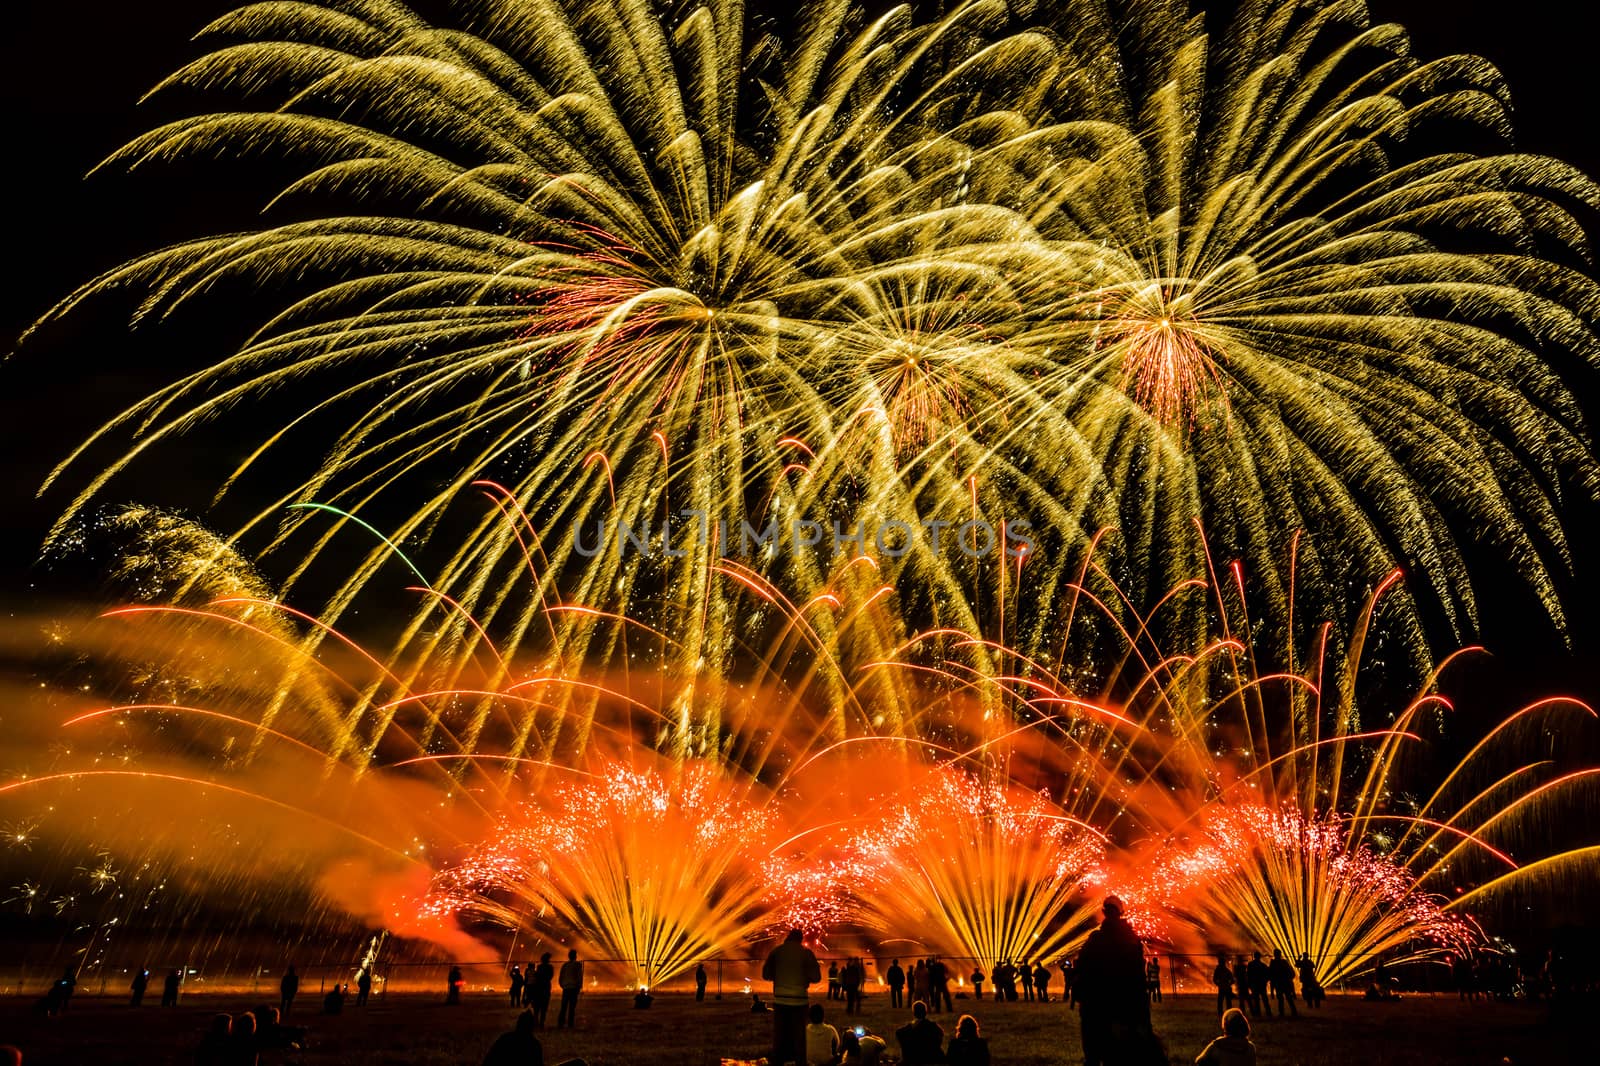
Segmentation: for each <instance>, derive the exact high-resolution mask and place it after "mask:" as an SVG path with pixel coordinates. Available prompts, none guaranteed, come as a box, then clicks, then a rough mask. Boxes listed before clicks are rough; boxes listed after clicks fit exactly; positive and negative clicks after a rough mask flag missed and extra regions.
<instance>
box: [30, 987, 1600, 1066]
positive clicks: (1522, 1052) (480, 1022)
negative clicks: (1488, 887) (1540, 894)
mask: <svg viewBox="0 0 1600 1066" xmlns="http://www.w3.org/2000/svg"><path fill="white" fill-rule="evenodd" d="M867 1002H868V1005H867V1007H866V1009H865V1012H864V1013H863V1014H862V1015H861V1016H860V1018H859V1023H861V1024H865V1025H866V1026H867V1027H868V1028H869V1029H870V1030H871V1031H873V1032H876V1033H883V1034H889V1038H890V1044H891V1048H892V1047H893V1038H892V1032H893V1029H894V1027H895V1026H897V1025H900V1024H903V1021H904V1020H906V1012H904V1011H893V1010H890V1008H889V1006H888V1002H887V997H886V996H882V995H879V996H875V997H872V998H870V999H869V1000H868V1001H867ZM502 1003H503V1000H501V999H500V998H498V997H491V996H488V995H481V996H477V997H468V999H467V1001H466V1002H465V1003H463V1004H462V1005H461V1006H459V1007H449V1006H446V1005H445V1004H444V1003H443V1002H441V1001H440V1000H439V999H438V998H435V997H432V996H424V995H420V994H412V995H399V994H397V995H394V996H391V997H389V998H388V1000H387V1001H386V1002H385V1001H378V1000H375V1001H374V1002H373V1004H372V1005H370V1006H369V1007H368V1008H367V1009H366V1010H364V1011H358V1010H351V1011H349V1012H348V1013H345V1014H343V1015H340V1016H337V1017H320V1016H317V1015H316V1014H314V1013H313V1012H312V1011H311V1010H309V1009H307V1010H304V1011H298V1010H297V1012H296V1013H297V1016H296V1018H295V1019H293V1020H295V1021H298V1022H299V1023H300V1024H305V1025H309V1026H310V1027H311V1040H310V1042H311V1046H310V1048H309V1049H308V1050H307V1051H305V1052H304V1053H300V1054H289V1055H281V1056H280V1055H274V1056H271V1057H264V1058H263V1059H262V1062H263V1066H276V1064H278V1063H299V1064H304V1066H333V1064H335V1063H337V1064H339V1066H477V1064H478V1063H480V1062H481V1061H482V1059H483V1056H484V1053H485V1052H486V1051H487V1050H488V1047H489V1045H490V1043H491V1042H492V1041H493V1039H494V1037H495V1035H496V1034H497V1033H499V1032H501V1031H503V1030H505V1029H508V1028H510V1026H511V1024H512V1023H513V1021H514V1020H515V1017H516V1011H514V1010H512V1009H511V1008H510V1007H508V1006H503V1005H502ZM33 1004H34V1000H33V999H32V998H23V997H7V998H5V999H0V1044H4V1043H13V1044H16V1045H18V1046H19V1047H21V1048H22V1049H23V1051H24V1054H25V1058H24V1062H25V1066H86V1064H93V1066H134V1064H137V1066H155V1064H162V1063H184V1064H188V1063H192V1062H193V1061H194V1047H195V1045H196V1043H197V1042H198V1039H199V1035H200V1033H201V1031H202V1030H203V1029H204V1028H205V1027H206V1026H207V1025H208V1024H209V1022H210V1019H211V1017H212V1015H214V1014H216V1013H217V1012H219V1011H240V1010H243V1009H247V1008H248V1007H249V1006H250V1001H248V1000H243V999H239V998H236V997H229V996H222V995H217V996H189V997H187V998H186V1000H185V1002H184V1003H183V1004H182V1005H181V1006H179V1007H178V1008H176V1009H171V1010H162V1009H160V1008H157V1007H150V1006H146V1007H144V1008H141V1009H140V1010H137V1011H135V1010H131V1009H129V1008H128V1007H127V1005H126V1004H125V1002H123V1001H121V1000H120V999H111V998H109V997H108V998H95V997H85V998H82V999H80V1000H79V1001H76V1002H74V1003H73V1004H72V1007H71V1009H70V1010H69V1011H68V1012H67V1013H66V1014H65V1015H64V1016H62V1017H59V1018H45V1017H42V1016H39V1015H38V1014H36V1013H35V1012H34V1011H33ZM308 1006H309V1005H308ZM825 1006H827V1007H828V1015H829V1021H831V1022H832V1023H833V1024H835V1025H842V1024H843V1023H844V1021H845V1017H844V1011H843V1004H842V1003H841V1004H832V1003H826V1002H825ZM1592 1006H1593V1005H1586V1008H1585V1009H1583V1010H1580V1011H1579V1013H1581V1014H1583V1015H1585V1016H1590V1015H1592V1013H1593V1011H1592V1009H1588V1008H1591V1007H1592ZM956 1007H957V1011H958V1013H965V1012H970V1013H972V1014H974V1015H976V1016H977V1018H978V1020H979V1021H980V1023H981V1024H982V1026H983V1030H984V1035H985V1036H987V1037H988V1038H989V1041H990V1047H991V1049H992V1051H993V1055H994V1061H995V1063H996V1066H1068V1064H1076V1063H1079V1062H1081V1061H1082V1058H1081V1056H1080V1054H1079V1050H1078V1036H1077V1017H1076V1015H1074V1014H1073V1013H1072V1012H1071V1011H1069V1010H1068V1009H1067V1008H1066V1007H1064V1006H1062V1005H1061V1004H1059V1003H1051V1004H1047V1005H1045V1004H1036V1003H1014V1004H995V1003H991V1002H983V1003H975V1002H972V1001H970V1000H958V1001H957V1003H956ZM1154 1010H1155V1014H1154V1017H1155V1024H1156V1029H1157V1031H1158V1033H1159V1034H1160V1035H1161V1037H1162V1038H1163V1040H1164V1041H1165V1042H1166V1045H1167V1048H1168V1050H1169V1052H1170V1053H1171V1056H1172V1061H1173V1063H1174V1064H1179V1063H1184V1064H1186V1063H1190V1062H1192V1061H1193V1060H1194V1057H1195V1055H1197V1054H1198V1053H1199V1051H1200V1049H1201V1048H1202V1047H1203V1046H1204V1045H1205V1042H1206V1041H1207V1040H1208V1039H1210V1037H1211V1036H1212V1035H1213V1033H1214V1030H1215V1028H1216V1016H1215V1011H1214V1009H1213V1005H1212V1002H1211V1001H1210V999H1209V998H1201V997H1197V996H1184V997H1168V999H1167V1001H1166V1002H1165V1003H1163V1004H1159V1005H1157V1006H1156V1007H1155V1009H1154ZM554 1014H555V1012H554V1011H553V1010H552V1011H551V1017H552V1018H554ZM1302 1015H1303V1016H1302V1017H1301V1018H1300V1019H1299V1020H1298V1021H1294V1020H1284V1021H1279V1020H1277V1019H1273V1020H1269V1021H1262V1022H1260V1023H1259V1024H1258V1025H1257V1026H1256V1031H1255V1034H1254V1039H1255V1043H1256V1047H1257V1049H1258V1054H1259V1059H1258V1061H1259V1063H1260V1066H1334V1064H1345V1063H1359V1064H1361V1066H1401V1064H1406V1066H1410V1064H1416V1066H1424V1064H1434V1063H1462V1064H1469V1063H1483V1064H1486V1066H1499V1064H1500V1063H1501V1062H1502V1059H1504V1058H1505V1057H1508V1056H1509V1057H1510V1059H1511V1060H1512V1062H1513V1063H1514V1064H1515V1066H1533V1064H1539V1066H1562V1064H1566V1063H1574V1064H1576V1063H1591V1062H1594V1061H1596V1059H1595V1058H1594V1057H1593V1055H1594V1047H1595V1045H1594V1043H1593V1036H1592V1035H1591V1034H1592V1030H1589V1031H1586V1032H1584V1033H1583V1034H1581V1035H1579V1034H1575V1033H1574V1034H1571V1035H1568V1034H1566V1033H1565V1031H1563V1030H1561V1029H1559V1028H1558V1027H1556V1026H1555V1025H1553V1024H1552V1023H1551V1021H1550V1011H1549V1008H1548V1007H1546V1006H1544V1005H1542V1004H1522V1003H1516V1004H1502V1003H1462V1002H1460V1001H1458V1000H1457V999H1456V998H1455V997H1454V996H1437V997H1433V998H1429V997H1423V996H1419V997H1411V998H1406V999H1402V1000H1401V1001H1399V1002H1397V1003H1368V1002H1365V1001H1363V1000H1361V999H1358V998H1355V997H1349V998H1345V997H1335V998H1333V999H1331V1000H1329V1002H1328V1004H1327V1006H1325V1007H1324V1008H1323V1009H1322V1010H1320V1011H1317V1012H1302ZM770 1018H771V1015H766V1014H752V1013H750V1011H749V1000H748V999H747V998H746V997H744V996H742V995H738V996H730V997H729V998H727V999H725V1000H723V1001H721V1002H717V1001H716V1000H714V999H709V998H708V999H707V1000H706V1002H704V1003H696V1002H694V1000H693V997H692V996H690V995H686V994H665V995H662V996H659V997H657V999H656V1001H655V1003H654V1005H653V1006H652V1007H651V1009H649V1010H648V1011H638V1010H634V1009H632V1002H631V1000H630V999H628V998H627V997H625V996H620V995H605V994H593V995H586V996H585V997H584V998H583V1000H582V1001H581V1007H580V1011H579V1028H578V1029H577V1030H576V1031H571V1030H567V1031H554V1030H551V1031H548V1032H546V1033H545V1034H543V1038H544V1045H545V1057H546V1060H547V1061H548V1062H550V1063H551V1064H554V1063H556V1062H559V1061H561V1060H563V1059H566V1058H570V1057H574V1056H581V1057H582V1058H584V1059H585V1060H586V1061H587V1062H588V1063H589V1064H590V1066H617V1064H628V1063H639V1064H648V1066H657V1064H659V1066H704V1064H711V1066H717V1064H718V1063H719V1061H720V1059H721V1058H722V1057H723V1056H728V1057H733V1058H754V1057H755V1056H757V1055H758V1054H760V1053H761V1052H762V1051H763V1049H764V1048H765V1047H766V1044H767V1040H768V1037H769V1034H770ZM937 1020H938V1021H939V1022H940V1023H941V1024H943V1025H944V1027H945V1031H946V1033H947V1034H948V1033H950V1032H951V1031H952V1030H953V1029H954V1027H955V1026H954V1021H955V1018H954V1016H952V1015H949V1014H945V1015H941V1016H938V1017H937ZM1580 1050H1581V1051H1582V1052H1583V1054H1580Z"/></svg>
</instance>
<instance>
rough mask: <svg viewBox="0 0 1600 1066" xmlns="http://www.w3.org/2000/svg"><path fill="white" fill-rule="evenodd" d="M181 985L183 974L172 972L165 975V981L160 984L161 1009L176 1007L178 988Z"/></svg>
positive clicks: (176, 971)
mask: <svg viewBox="0 0 1600 1066" xmlns="http://www.w3.org/2000/svg"><path fill="white" fill-rule="evenodd" d="M181 984H183V972H182V971H180V970H173V971H172V972H171V973H169V974H167V977H166V980H164V981H162V982H161V1005H162V1006H163V1007H176V1006H177V1005H178V986H179V985H181Z"/></svg>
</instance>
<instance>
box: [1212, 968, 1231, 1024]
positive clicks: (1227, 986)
mask: <svg viewBox="0 0 1600 1066" xmlns="http://www.w3.org/2000/svg"><path fill="white" fill-rule="evenodd" d="M1211 983H1212V984H1214V985H1216V986H1217V1017H1219V1018H1220V1017H1222V1013H1223V1011H1226V1010H1231V1009H1232V1007H1233V971H1232V970H1230V969H1228V959H1227V956H1225V955H1218V956H1217V968H1216V969H1215V970H1212V971H1211Z"/></svg>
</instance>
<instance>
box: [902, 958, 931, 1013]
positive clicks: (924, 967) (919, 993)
mask: <svg viewBox="0 0 1600 1066" xmlns="http://www.w3.org/2000/svg"><path fill="white" fill-rule="evenodd" d="M910 985H911V988H910V991H909V992H908V993H907V994H908V996H909V998H910V999H911V1002H913V1003H915V1002H916V1001H917V1000H919V999H921V1000H926V999H927V998H928V960H927V959H918V960H917V964H916V965H915V966H913V967H912V968H911V980H910Z"/></svg>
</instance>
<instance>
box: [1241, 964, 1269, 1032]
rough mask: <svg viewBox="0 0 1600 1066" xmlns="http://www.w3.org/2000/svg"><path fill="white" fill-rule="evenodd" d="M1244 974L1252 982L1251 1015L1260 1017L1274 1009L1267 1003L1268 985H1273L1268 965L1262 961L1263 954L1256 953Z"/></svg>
mask: <svg viewBox="0 0 1600 1066" xmlns="http://www.w3.org/2000/svg"><path fill="white" fill-rule="evenodd" d="M1244 972H1245V977H1246V979H1248V980H1249V982H1250V1013H1251V1014H1252V1015H1254V1016H1257V1017H1259V1016H1261V1015H1262V1014H1265V1013H1267V1012H1268V1011H1270V1010H1271V1009H1272V1005H1271V1004H1269V1003H1268V1002H1267V985H1268V984H1270V983H1271V974H1270V972H1269V971H1268V970H1267V964H1266V963H1264V962H1262V961H1261V952H1259V951H1258V952H1256V953H1255V955H1254V957H1252V958H1251V959H1250V964H1249V965H1248V966H1246V967H1245V969H1244Z"/></svg>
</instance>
